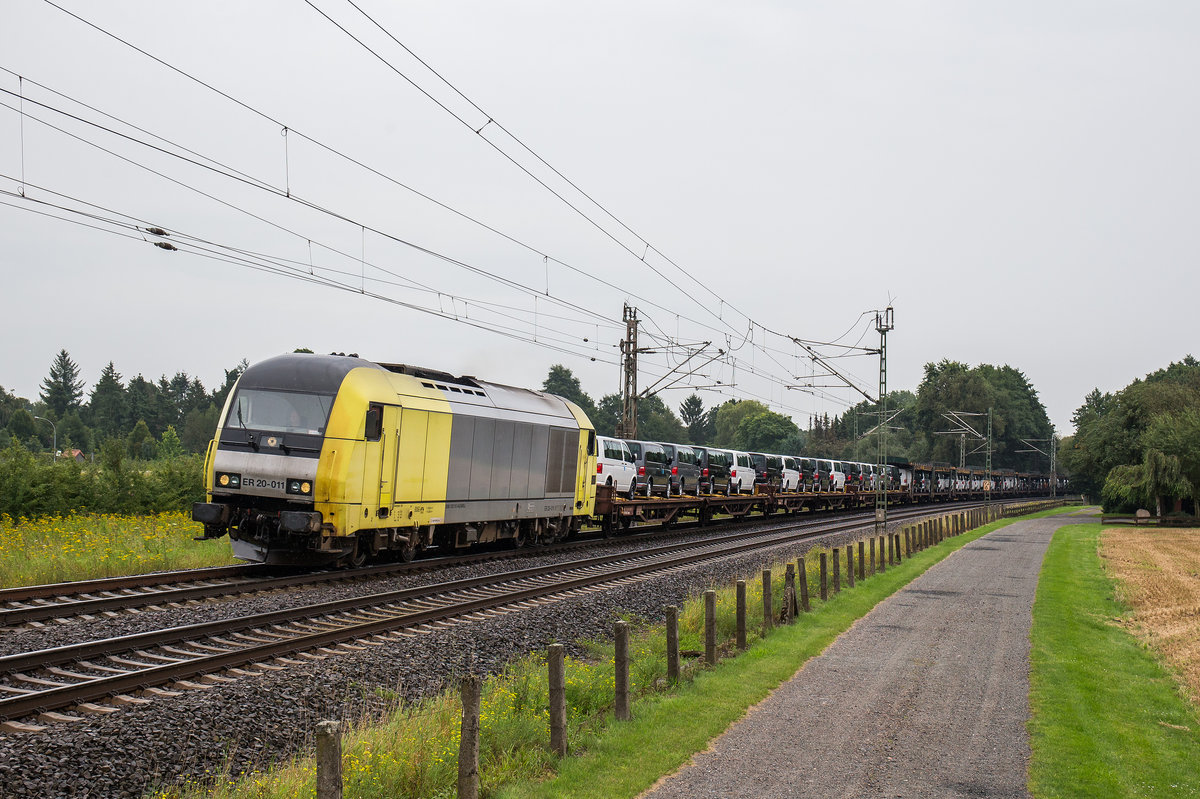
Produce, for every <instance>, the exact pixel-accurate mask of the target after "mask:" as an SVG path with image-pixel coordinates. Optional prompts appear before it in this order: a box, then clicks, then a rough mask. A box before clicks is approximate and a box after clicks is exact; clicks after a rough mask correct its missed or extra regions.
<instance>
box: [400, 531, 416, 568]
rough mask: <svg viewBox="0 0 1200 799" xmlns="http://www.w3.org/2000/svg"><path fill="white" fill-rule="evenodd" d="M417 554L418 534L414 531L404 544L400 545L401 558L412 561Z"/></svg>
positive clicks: (406, 561)
mask: <svg viewBox="0 0 1200 799" xmlns="http://www.w3.org/2000/svg"><path fill="white" fill-rule="evenodd" d="M416 556H417V536H416V533H413V535H412V536H410V537H409V539H408V540H407V541H406V542H404V546H402V547H400V560H402V561H404V562H405V563H412V562H413V558H415V557H416Z"/></svg>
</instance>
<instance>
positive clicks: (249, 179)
mask: <svg viewBox="0 0 1200 799" xmlns="http://www.w3.org/2000/svg"><path fill="white" fill-rule="evenodd" d="M0 91H6V90H3V89H0ZM38 105H40V106H41V107H43V108H46V109H48V110H51V111H54V112H56V113H61V114H63V115H65V116H68V117H70V118H72V119H76V120H77V121H81V122H83V123H85V124H90V125H93V126H96V127H99V128H100V129H102V130H105V131H106V132H110V133H113V134H114V135H117V136H120V137H122V138H124V139H126V140H130V141H134V142H135V143H139V144H145V143H144V142H140V141H139V140H137V139H136V137H130V136H129V135H128V134H123V133H121V132H119V131H114V130H112V129H110V128H106V127H104V126H98V125H96V124H95V123H93V122H91V121H90V120H83V119H81V118H79V117H78V116H76V115H72V114H70V113H68V112H65V111H62V110H61V109H56V108H54V107H52V106H49V105H48V104H45V103H38ZM0 106H4V107H8V108H10V109H11V106H8V105H7V104H5V103H2V102H0ZM35 119H36V120H37V121H39V122H40V123H41V124H44V125H46V126H47V127H50V128H51V129H53V130H56V131H58V132H60V133H63V134H64V135H67V136H70V137H72V138H74V139H76V140H78V141H81V142H83V143H86V144H88V145H90V146H93V147H96V148H97V149H99V150H101V151H103V152H105V153H107V154H109V155H112V156H113V157H116V158H119V159H121V160H123V161H125V162H127V163H130V164H133V165H135V166H137V167H139V168H141V169H144V170H146V171H148V172H150V173H152V174H154V175H156V176H159V177H161V178H164V179H166V180H169V181H171V182H173V183H175V184H176V185H180V186H183V187H185V188H188V189H190V190H193V191H196V192H198V193H199V194H201V195H202V196H205V197H206V198H209V199H212V200H214V201H216V202H220V203H222V204H224V205H226V206H227V207H230V208H234V209H236V210H239V211H242V212H246V211H245V209H243V208H242V207H241V206H238V205H236V204H233V203H228V202H226V201H224V200H221V199H220V198H218V197H216V196H215V195H212V194H210V193H207V192H204V191H202V190H199V189H197V188H196V187H194V186H191V185H190V184H188V183H186V182H184V181H180V180H177V179H175V178H172V177H170V176H168V175H165V174H164V173H162V172H160V171H158V170H155V169H153V168H151V167H149V166H147V165H145V164H143V163H141V162H137V161H134V160H133V159H129V158H126V157H125V156H123V155H121V154H119V153H116V152H114V151H112V150H110V149H108V148H106V147H103V146H102V145H99V144H97V143H95V142H92V141H90V140H88V139H85V138H83V137H80V136H78V135H77V134H74V133H72V132H70V131H67V130H65V129H63V128H61V127H59V126H56V125H54V124H52V123H49V122H47V121H45V120H42V119H40V118H36V117H35ZM157 138H160V139H161V138H162V137H157ZM164 140H165V139H164ZM166 141H169V140H166ZM149 146H151V147H153V148H154V149H155V150H157V151H159V152H162V153H163V154H165V155H169V156H173V157H180V156H178V155H177V154H175V153H171V152H169V151H167V150H164V149H163V148H160V147H156V146H154V145H149ZM183 160H185V161H187V162H188V163H193V164H196V165H198V166H202V167H204V168H205V169H208V170H210V171H217V172H218V173H220V174H225V173H224V172H223V171H222V167H223V165H221V164H220V162H218V161H215V159H206V160H209V161H211V162H212V163H210V164H200V163H198V162H197V161H196V160H194V159H189V158H183ZM243 182H247V183H249V185H252V186H254V187H256V188H260V189H263V190H266V191H268V192H270V193H272V194H275V195H277V196H278V195H279V194H280V191H279V190H278V189H277V188H275V187H272V186H270V185H269V184H265V183H260V182H258V181H256V180H255V179H253V178H252V177H249V176H248V177H247V178H246V179H245V180H244V181H243ZM287 199H290V200H293V201H297V202H301V203H303V204H306V205H310V207H311V204H309V203H307V201H305V200H303V199H302V198H299V197H296V196H292V197H288V198H287ZM247 213H248V212H247ZM250 215H251V216H252V217H253V218H255V219H258V220H259V221H263V222H268V223H271V222H270V220H267V219H265V218H264V217H261V216H260V215H256V214H252V213H251V214H250ZM334 215H335V216H336V217H337V218H339V219H341V220H343V221H352V220H349V219H348V218H347V217H345V216H343V215H340V214H336V212H334ZM271 224H275V223H271ZM275 226H276V227H278V228H279V229H280V230H284V231H286V232H288V233H291V234H292V235H294V236H297V237H300V238H304V239H305V242H306V244H309V245H311V243H312V241H313V239H312V238H311V237H308V236H305V235H304V234H302V233H300V232H298V231H294V230H290V229H288V228H284V227H282V226H279V225H275ZM372 230H375V229H374V228H372ZM377 232H379V233H380V234H381V235H384V236H387V237H389V238H391V236H390V235H389V234H387V233H386V232H383V231H377ZM402 243H405V244H407V245H408V246H415V247H416V248H417V249H421V250H422V251H425V252H427V253H428V254H431V255H434V256H435V257H440V258H444V259H448V257H447V256H444V255H443V254H441V253H436V252H434V251H431V250H427V249H426V248H422V247H421V246H420V245H413V244H412V243H410V242H402ZM318 244H319V246H323V247H326V248H327V249H329V250H330V251H331V252H337V253H339V254H341V255H343V256H344V257H346V258H353V257H354V256H353V255H352V254H351V253H348V252H345V251H341V250H337V249H336V248H332V247H329V246H328V245H324V244H320V243H319V242H318ZM449 260H453V259H449ZM310 266H311V265H310ZM372 266H373V268H375V269H378V270H380V271H383V272H385V273H388V274H392V275H394V276H397V275H396V274H395V273H394V272H391V271H390V270H386V269H384V268H383V267H380V266H378V265H377V264H372ZM465 266H467V268H472V267H471V266H470V265H465ZM397 277H401V279H403V280H404V281H405V282H406V283H408V284H410V285H412V286H415V287H418V288H423V289H425V290H427V291H430V292H435V293H440V294H446V295H447V296H450V292H445V291H439V290H437V289H434V288H432V287H429V286H427V285H425V284H421V283H419V282H416V281H413V280H411V279H410V278H405V277H402V276H397ZM501 281H502V282H505V283H511V281H508V280H507V279H503V278H501ZM524 289H525V290H526V292H527V293H529V294H531V295H533V296H535V297H536V296H538V292H537V291H536V290H535V289H530V288H529V287H524ZM462 299H463V301H464V302H471V301H473V302H475V304H476V305H479V304H481V303H480V301H478V300H470V299H468V298H462ZM597 316H598V317H599V315H598V314H597ZM599 318H600V319H602V320H603V322H604V323H605V324H607V325H610V326H613V327H615V324H613V323H610V322H608V320H607V318H605V317H599ZM660 332H663V331H661V329H660ZM663 335H664V337H666V334H665V332H663ZM748 371H749V370H748ZM751 373H756V372H754V371H751ZM759 374H761V373H759ZM773 379H775V380H776V381H778V378H773Z"/></svg>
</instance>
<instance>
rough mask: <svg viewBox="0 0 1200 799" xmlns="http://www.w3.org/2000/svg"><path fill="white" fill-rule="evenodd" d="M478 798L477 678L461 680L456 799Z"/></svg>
mask: <svg viewBox="0 0 1200 799" xmlns="http://www.w3.org/2000/svg"><path fill="white" fill-rule="evenodd" d="M478 797H479V677H477V676H476V675H474V674H468V675H467V676H466V677H463V678H462V731H461V734H460V735H459V740H458V799H478Z"/></svg>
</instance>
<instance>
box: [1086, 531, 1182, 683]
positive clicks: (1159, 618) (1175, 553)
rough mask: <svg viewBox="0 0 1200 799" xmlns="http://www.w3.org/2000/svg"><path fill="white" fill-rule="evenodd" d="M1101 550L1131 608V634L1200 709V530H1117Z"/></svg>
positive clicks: (1128, 620)
mask: <svg viewBox="0 0 1200 799" xmlns="http://www.w3.org/2000/svg"><path fill="white" fill-rule="evenodd" d="M1100 544H1101V548H1100V554H1101V555H1102V557H1103V558H1104V561H1105V564H1106V567H1107V569H1108V571H1109V573H1110V574H1111V575H1112V576H1113V577H1115V578H1116V580H1117V596H1118V598H1119V599H1120V600H1121V601H1123V602H1124V603H1125V604H1127V605H1129V607H1130V608H1131V612H1130V614H1129V615H1127V616H1126V617H1125V618H1124V619H1123V621H1124V623H1125V628H1126V629H1127V630H1129V631H1130V632H1131V633H1133V634H1134V635H1136V636H1137V637H1138V638H1139V639H1141V640H1142V641H1144V642H1145V643H1146V644H1147V645H1148V646H1150V647H1152V648H1153V649H1154V651H1155V652H1158V653H1159V654H1161V655H1162V657H1163V659H1164V661H1165V662H1166V664H1167V665H1168V667H1169V668H1170V669H1171V670H1172V671H1174V672H1175V673H1176V674H1177V675H1178V676H1179V678H1180V680H1181V682H1182V684H1183V690H1184V692H1185V693H1186V695H1187V696H1188V698H1189V699H1190V700H1191V702H1192V703H1193V704H1195V705H1198V706H1200V530H1171V529H1166V530H1153V531H1150V530H1145V529H1137V528H1132V529H1131V528H1113V529H1110V530H1105V531H1104V534H1103V535H1102V536H1101V538H1100Z"/></svg>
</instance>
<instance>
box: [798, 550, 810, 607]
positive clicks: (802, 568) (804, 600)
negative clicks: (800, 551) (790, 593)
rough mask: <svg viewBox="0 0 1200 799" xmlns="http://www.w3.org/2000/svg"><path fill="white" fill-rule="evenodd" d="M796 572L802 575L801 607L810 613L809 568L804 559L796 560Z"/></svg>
mask: <svg viewBox="0 0 1200 799" xmlns="http://www.w3.org/2000/svg"><path fill="white" fill-rule="evenodd" d="M796 572H797V573H798V574H799V575H800V607H801V608H802V609H803V610H804V612H805V613H808V611H809V606H808V566H807V565H805V563H804V558H803V557H801V558H797V559H796Z"/></svg>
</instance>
